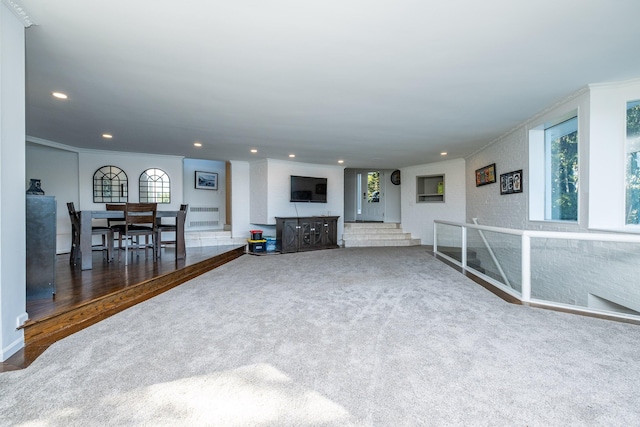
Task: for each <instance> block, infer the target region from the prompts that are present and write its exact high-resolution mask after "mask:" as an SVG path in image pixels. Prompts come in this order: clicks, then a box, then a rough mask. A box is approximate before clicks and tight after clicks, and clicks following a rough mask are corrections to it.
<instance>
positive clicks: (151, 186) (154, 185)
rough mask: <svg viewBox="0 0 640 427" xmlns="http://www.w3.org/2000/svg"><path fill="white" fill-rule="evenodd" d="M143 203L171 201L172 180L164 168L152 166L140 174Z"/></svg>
mask: <svg viewBox="0 0 640 427" xmlns="http://www.w3.org/2000/svg"><path fill="white" fill-rule="evenodd" d="M140 202H141V203H171V182H170V181H169V175H167V174H166V173H165V171H163V170H162V169H156V168H151V169H147V170H146V171H144V172H142V174H141V175H140Z"/></svg>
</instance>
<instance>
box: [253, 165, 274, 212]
mask: <svg viewBox="0 0 640 427" xmlns="http://www.w3.org/2000/svg"><path fill="white" fill-rule="evenodd" d="M249 176H250V181H251V195H250V202H249V203H250V204H249V212H250V217H251V222H252V223H254V224H269V223H270V222H269V162H268V160H267V159H263V160H257V161H254V162H251V171H250V175H249ZM271 224H273V222H271Z"/></svg>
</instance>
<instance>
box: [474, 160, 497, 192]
mask: <svg viewBox="0 0 640 427" xmlns="http://www.w3.org/2000/svg"><path fill="white" fill-rule="evenodd" d="M494 182H496V164H495V163H493V164H490V165H488V166H485V167H483V168H480V169H476V187H480V186H481V185H487V184H492V183H494Z"/></svg>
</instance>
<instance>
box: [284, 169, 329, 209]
mask: <svg viewBox="0 0 640 427" xmlns="http://www.w3.org/2000/svg"><path fill="white" fill-rule="evenodd" d="M291 201H292V202H309V203H327V178H314V177H311V176H296V175H291Z"/></svg>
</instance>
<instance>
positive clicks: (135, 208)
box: [124, 203, 158, 234]
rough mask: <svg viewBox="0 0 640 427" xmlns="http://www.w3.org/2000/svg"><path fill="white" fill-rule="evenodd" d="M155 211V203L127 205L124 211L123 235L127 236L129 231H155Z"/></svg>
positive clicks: (156, 207)
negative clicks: (146, 229)
mask: <svg viewBox="0 0 640 427" xmlns="http://www.w3.org/2000/svg"><path fill="white" fill-rule="evenodd" d="M157 209H158V205H157V203H127V204H126V207H125V211H124V222H125V227H126V230H125V234H129V230H130V229H133V230H141V229H143V228H148V229H150V230H152V231H153V230H155V228H156V211H157Z"/></svg>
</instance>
